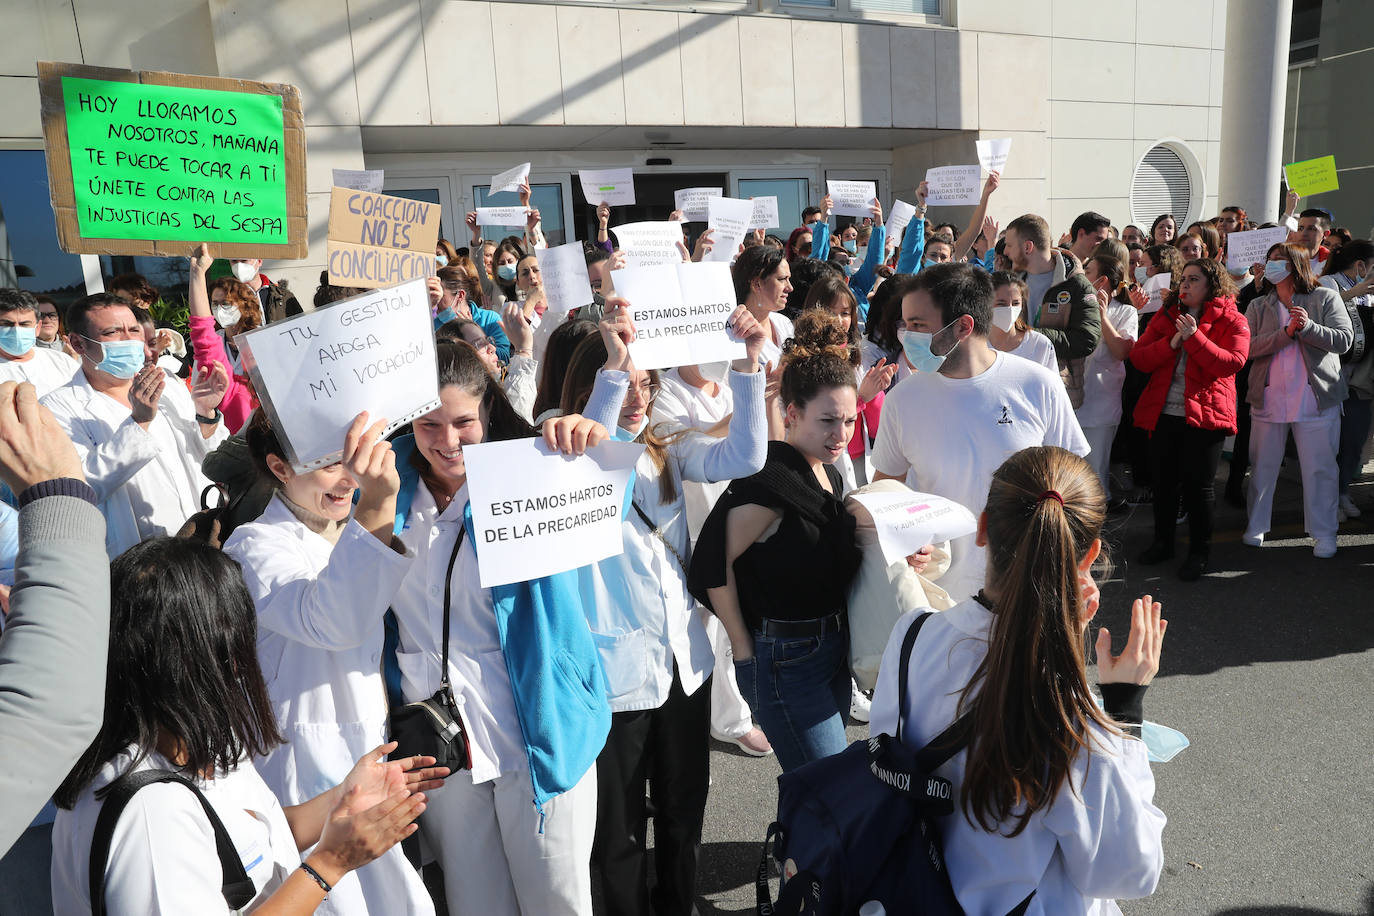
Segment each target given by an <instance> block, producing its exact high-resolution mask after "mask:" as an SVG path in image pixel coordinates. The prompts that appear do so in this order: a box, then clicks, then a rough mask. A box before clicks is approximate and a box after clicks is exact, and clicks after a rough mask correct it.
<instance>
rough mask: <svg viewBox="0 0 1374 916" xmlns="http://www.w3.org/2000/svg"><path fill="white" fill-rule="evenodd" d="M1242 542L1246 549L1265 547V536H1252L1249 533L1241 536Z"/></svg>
mask: <svg viewBox="0 0 1374 916" xmlns="http://www.w3.org/2000/svg"><path fill="white" fill-rule="evenodd" d="M1240 542H1241V543H1242V544H1244V545H1245V546H1246V547H1263V546H1264V535H1262V534H1251V533H1250V532H1248V531H1247V532H1245V533H1244V534H1242V535H1241V536H1240Z"/></svg>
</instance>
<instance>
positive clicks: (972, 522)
mask: <svg viewBox="0 0 1374 916" xmlns="http://www.w3.org/2000/svg"><path fill="white" fill-rule="evenodd" d="M854 500H855V501H856V502H858V503H861V504H862V505H863V507H864V508H865V509H867V510H868V511H869V513H870V514H871V515H872V516H873V523H874V527H875V529H876V530H877V532H878V546H879V547H880V548H881V549H882V551H883V559H884V560H886V561H887V565H888V566H891V565H892V564H893V563H901V562H904V561H905V560H906V558H907V557H909V556H911V555H912V554H913V553H915V552H916V551H918V550H920V549H921V548H922V547H924V546H926V545H927V544H939V543H940V542H942V541H952V540H954V539H955V538H958V537H963V536H964V535H966V534H972V533H973V532H975V531H977V530H978V520H977V519H976V518H974V516H973V513H972V512H970V511H969V510H968V509H966V508H965V507H964V506H962V505H960V504H959V503H956V502H954V501H952V500H948V499H945V498H944V497H943V496H936V495H934V494H932V493H917V492H914V491H910V490H908V491H906V492H897V493H865V494H854Z"/></svg>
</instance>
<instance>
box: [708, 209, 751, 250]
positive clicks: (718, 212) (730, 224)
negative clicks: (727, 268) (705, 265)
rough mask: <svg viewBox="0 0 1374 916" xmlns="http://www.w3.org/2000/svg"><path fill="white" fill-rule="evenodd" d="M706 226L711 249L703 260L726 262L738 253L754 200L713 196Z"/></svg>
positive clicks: (747, 229) (747, 226) (746, 230)
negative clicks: (710, 231)
mask: <svg viewBox="0 0 1374 916" xmlns="http://www.w3.org/2000/svg"><path fill="white" fill-rule="evenodd" d="M709 210H710V218H709V219H708V221H707V228H708V229H712V230H714V231H713V232H712V233H711V242H712V246H711V251H710V252H709V253H708V254H707V255H706V257H705V258H704V259H703V260H706V261H724V262H726V263H727V264H728V263H729V262H731V261H733V260H734V259H735V255H737V254H738V253H739V246H740V244H741V243H742V242H743V241H744V234H745V233H746V232H748V231H749V221H750V220H751V219H752V218H753V215H754V202H753V201H751V200H736V199H735V198H733V197H713V198H711V202H710V207H709Z"/></svg>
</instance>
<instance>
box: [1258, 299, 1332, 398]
mask: <svg viewBox="0 0 1374 916" xmlns="http://www.w3.org/2000/svg"><path fill="white" fill-rule="evenodd" d="M1293 304H1294V305H1298V306H1302V308H1304V309H1306V310H1307V324H1306V325H1305V326H1304V327H1303V329H1302V330H1301V331H1299V332H1298V333H1297V336H1296V337H1295V338H1294V339H1293V340H1289V339H1288V334H1287V333H1285V331H1284V328H1285V327H1287V326H1288V320H1287V318H1286V317H1281V316H1280V315H1279V311H1278V294H1277V293H1275V292H1272V291H1271V292H1269V293H1268V294H1266V295H1264V296H1261V297H1260V298H1258V299H1256V300H1254V301H1253V302H1251V303H1250V305H1249V306H1248V307H1247V308H1246V309H1245V320H1246V321H1247V322H1249V324H1250V389H1249V391H1248V392H1247V394H1246V400H1247V401H1249V403H1250V406H1251V407H1252V408H1254V409H1255V410H1262V409H1264V389H1265V388H1267V387H1268V386H1269V364H1270V363H1271V362H1273V361H1274V354H1275V353H1277V352H1278V351H1279V350H1281V349H1283V348H1284V347H1301V348H1302V361H1303V364H1304V365H1305V366H1306V367H1307V383H1308V384H1309V385H1311V386H1312V394H1313V395H1314V396H1315V397H1316V399H1317V407H1318V409H1320V410H1325V409H1327V408H1328V407H1334V406H1335V405H1337V404H1340V403H1342V402H1343V401H1344V400H1345V396H1346V384H1345V379H1344V378H1343V377H1342V376H1341V354H1342V353H1344V352H1345V351H1346V350H1349V349H1350V344H1351V342H1352V341H1353V340H1354V339H1355V332H1354V330H1353V329H1352V328H1351V326H1350V313H1349V312H1348V311H1347V310H1346V307H1345V303H1343V302H1341V297H1340V296H1339V295H1337V293H1336V292H1335V291H1334V290H1330V289H1327V288H1326V287H1324V286H1318V287H1317V288H1315V289H1314V290H1312V292H1310V293H1294V294H1293ZM1284 314H1285V315H1286V314H1287V313H1286V312H1285V313H1284Z"/></svg>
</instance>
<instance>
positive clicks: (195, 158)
mask: <svg viewBox="0 0 1374 916" xmlns="http://www.w3.org/2000/svg"><path fill="white" fill-rule="evenodd" d="M38 92H39V104H40V108H41V115H42V121H43V145H44V148H45V149H46V151H47V165H48V176H49V188H50V193H51V197H52V207H53V212H54V214H55V216H56V220H57V237H58V243H59V244H60V245H61V246H62V249H63V250H64V251H67V252H70V253H72V254H108V255H150V256H154V257H173V256H181V257H185V256H186V255H188V254H189V253H190V251H191V249H192V248H193V247H194V246H195V245H196V244H198V243H200V242H214V243H216V245H215V250H216V253H217V254H219V255H220V256H221V257H262V258H303V257H305V255H306V251H307V239H306V222H305V128H304V122H303V120H302V118H301V103H300V93H299V92H298V91H297V90H296V88H295V87H294V86H287V85H284V84H281V83H255V82H250V81H248V80H233V79H220V78H218V77H208V76H187V75H182V74H177V73H155V72H145V71H133V70H116V69H112V68H105V67H86V66H81V65H78V64H61V63H53V62H50V61H39V63H38Z"/></svg>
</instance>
